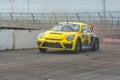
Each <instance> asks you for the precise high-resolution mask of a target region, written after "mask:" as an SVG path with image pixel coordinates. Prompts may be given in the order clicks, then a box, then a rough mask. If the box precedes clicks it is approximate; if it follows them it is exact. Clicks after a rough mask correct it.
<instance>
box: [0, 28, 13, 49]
mask: <svg viewBox="0 0 120 80" xmlns="http://www.w3.org/2000/svg"><path fill="white" fill-rule="evenodd" d="M6 49H13V30H6V29H0V50H6Z"/></svg>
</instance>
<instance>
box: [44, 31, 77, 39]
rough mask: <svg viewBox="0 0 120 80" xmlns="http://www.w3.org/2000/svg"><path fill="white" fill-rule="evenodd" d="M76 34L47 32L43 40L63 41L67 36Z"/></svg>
mask: <svg viewBox="0 0 120 80" xmlns="http://www.w3.org/2000/svg"><path fill="white" fill-rule="evenodd" d="M75 33H76V32H62V31H47V32H45V35H44V38H45V39H50V40H63V39H65V38H66V37H67V36H70V35H75Z"/></svg>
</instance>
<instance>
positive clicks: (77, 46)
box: [74, 39, 81, 53]
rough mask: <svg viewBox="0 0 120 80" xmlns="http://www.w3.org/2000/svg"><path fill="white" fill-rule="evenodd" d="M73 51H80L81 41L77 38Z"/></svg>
mask: <svg viewBox="0 0 120 80" xmlns="http://www.w3.org/2000/svg"><path fill="white" fill-rule="evenodd" d="M74 52H75V53H79V52H81V43H80V40H79V39H78V40H77V41H76V45H75V51H74Z"/></svg>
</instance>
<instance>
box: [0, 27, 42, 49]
mask: <svg viewBox="0 0 120 80" xmlns="http://www.w3.org/2000/svg"><path fill="white" fill-rule="evenodd" d="M41 32H43V31H41V30H10V29H1V30H0V50H7V49H28V48H36V45H37V35H38V34H39V33H41Z"/></svg>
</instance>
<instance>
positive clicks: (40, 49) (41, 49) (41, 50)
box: [39, 48, 47, 53]
mask: <svg viewBox="0 0 120 80" xmlns="http://www.w3.org/2000/svg"><path fill="white" fill-rule="evenodd" d="M39 51H40V52H42V53H45V52H46V51H47V49H43V48H39Z"/></svg>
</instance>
